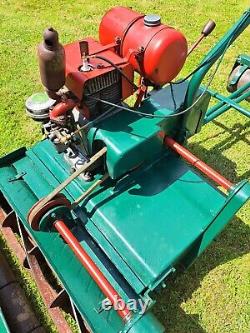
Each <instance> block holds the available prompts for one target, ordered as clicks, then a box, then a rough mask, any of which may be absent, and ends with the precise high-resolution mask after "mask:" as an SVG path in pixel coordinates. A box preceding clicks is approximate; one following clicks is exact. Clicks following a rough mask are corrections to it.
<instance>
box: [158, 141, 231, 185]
mask: <svg viewBox="0 0 250 333" xmlns="http://www.w3.org/2000/svg"><path fill="white" fill-rule="evenodd" d="M164 143H165V144H166V145H167V146H168V147H170V148H171V149H172V150H174V151H175V152H176V153H177V154H179V155H180V156H181V157H182V158H184V160H186V161H187V162H189V163H190V164H192V165H193V166H194V167H195V168H197V169H199V170H200V171H201V172H203V173H204V174H205V175H206V176H207V177H208V178H210V179H212V180H213V181H214V182H215V183H217V184H218V185H220V186H222V187H223V188H224V189H226V190H227V191H228V190H230V189H231V188H232V186H233V184H232V183H231V182H230V181H229V180H227V179H226V178H224V177H223V176H222V175H221V174H220V173H218V172H217V171H215V170H214V169H213V168H211V167H210V166H208V165H207V164H206V163H205V162H203V161H201V160H200V159H199V158H198V157H196V156H195V155H193V154H192V153H191V152H190V151H189V150H188V149H186V148H185V147H183V146H182V145H180V144H179V143H178V142H176V141H175V140H174V139H172V138H170V137H168V136H166V137H165V138H164Z"/></svg>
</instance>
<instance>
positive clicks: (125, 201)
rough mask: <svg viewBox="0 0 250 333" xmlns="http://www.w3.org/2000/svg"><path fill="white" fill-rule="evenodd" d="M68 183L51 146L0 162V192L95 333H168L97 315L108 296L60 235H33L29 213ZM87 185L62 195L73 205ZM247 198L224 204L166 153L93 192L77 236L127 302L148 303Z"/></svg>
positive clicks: (150, 319)
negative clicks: (152, 293) (153, 292)
mask: <svg viewBox="0 0 250 333" xmlns="http://www.w3.org/2000/svg"><path fill="white" fill-rule="evenodd" d="M68 176H69V167H68V165H67V163H66V162H65V161H64V159H63V157H62V155H60V154H58V153H57V151H56V150H55V148H54V147H53V144H52V143H50V142H49V141H47V140H45V141H42V142H40V143H38V144H37V145H35V146H34V147H33V148H32V149H30V150H28V151H25V150H24V149H22V150H19V151H18V152H16V153H14V154H10V155H7V156H6V157H4V158H2V159H1V160H0V190H1V192H2V193H3V195H4V196H5V198H6V200H7V201H8V202H9V204H10V205H11V206H12V208H13V209H14V210H15V212H16V213H17V215H18V216H19V218H20V219H21V221H22V223H23V224H24V226H25V228H26V229H27V230H28V232H29V233H30V234H31V236H32V237H33V238H34V239H35V241H36V242H37V244H38V246H39V248H40V249H41V251H42V252H43V254H44V255H45V257H46V258H47V260H48V262H49V264H50V265H51V267H52V268H53V270H54V271H55V273H56V275H57V276H58V278H59V279H60V281H61V282H62V284H63V285H64V287H65V289H66V290H67V292H68V293H69V295H70V296H71V297H72V299H73V301H74V303H75V304H76V306H77V308H78V309H79V311H80V313H81V314H82V315H83V317H84V318H85V319H86V321H87V322H88V323H89V325H90V327H91V329H92V330H93V332H96V333H99V332H111V333H112V332H120V331H121V332H140V333H142V332H151V331H154V332H164V329H163V328H162V326H161V325H160V324H159V323H158V321H157V320H156V319H155V317H154V316H153V315H151V314H150V312H148V314H147V315H143V316H140V315H139V314H135V315H134V319H133V321H132V322H131V323H129V324H128V325H127V326H125V327H124V324H123V323H122V321H121V319H120V318H119V316H118V315H117V314H116V312H115V311H113V310H111V311H109V312H104V311H103V312H100V313H99V312H98V308H99V306H100V302H101V301H102V300H103V299H104V295H103V294H102V292H101V291H100V290H99V288H98V287H97V285H96V284H95V283H94V282H93V280H92V279H91V278H90V276H89V275H88V273H87V272H86V271H85V269H84V268H83V267H82V266H81V264H80V263H79V262H78V260H77V259H76V258H75V256H74V255H73V253H72V251H71V250H70V249H69V248H68V246H66V245H65V243H64V242H63V241H62V239H61V238H60V237H59V236H58V234H57V233H56V232H53V231H51V232H48V231H33V230H31V228H30V227H29V225H28V223H27V221H26V216H27V213H28V211H29V209H30V208H31V206H32V205H33V204H34V203H35V202H36V201H37V200H38V199H39V198H41V197H43V196H45V195H46V194H48V193H49V192H50V191H51V190H52V189H53V188H54V187H56V186H57V185H58V184H59V183H60V182H62V181H63V180H64V179H66V178H67V177H68ZM89 185H90V184H89V183H85V182H84V181H83V180H81V179H80V178H79V179H77V180H75V181H74V182H72V183H71V184H70V185H69V186H68V187H67V189H66V190H65V191H64V193H65V195H66V196H67V197H68V198H69V199H70V200H71V201H73V200H74V199H75V198H76V197H78V196H79V194H80V193H82V191H83V190H84V189H86V188H87V187H88V186H89ZM244 186H245V187H246V186H248V185H246V184H244ZM245 192H246V191H244V187H243V189H241V190H240V191H235V192H234V193H232V195H231V197H230V198H227V197H226V196H225V195H224V194H223V193H221V192H220V191H218V190H217V189H216V188H215V187H213V186H211V185H209V184H208V183H207V182H206V180H205V179H204V178H202V177H201V176H199V175H198V174H196V173H195V172H193V171H192V170H191V169H190V168H189V167H188V166H187V165H186V164H185V163H184V162H183V161H181V159H179V158H178V157H177V156H175V155H174V154H172V153H170V151H167V150H166V151H165V152H164V153H163V154H162V156H161V157H159V158H158V159H157V160H156V161H155V162H154V163H151V164H148V165H147V166H146V165H145V166H144V167H142V168H140V169H138V170H135V171H133V172H131V173H130V174H129V175H127V176H126V177H124V178H122V179H120V180H119V181H118V182H115V181H112V180H111V181H109V182H107V183H106V184H105V186H104V187H102V188H99V189H98V190H96V191H95V192H94V194H92V195H91V196H90V198H89V199H88V200H86V201H85V202H83V203H82V207H81V208H78V209H77V210H76V211H75V213H74V216H75V226H74V228H73V229H72V232H73V233H74V235H75V236H76V237H77V238H78V240H79V241H80V243H81V245H82V246H83V247H84V249H85V250H86V251H87V252H88V253H89V255H90V256H91V257H92V259H93V260H94V262H96V263H97V264H98V266H99V267H100V269H101V271H102V272H103V273H104V274H105V276H106V277H107V278H108V280H109V281H110V282H111V283H112V285H113V286H114V287H115V288H116V289H117V291H118V292H119V293H120V294H121V296H122V297H123V298H124V299H125V300H127V299H128V298H138V297H144V298H145V297H147V294H148V291H150V290H153V289H154V288H155V287H156V286H158V285H159V283H160V282H161V281H163V279H165V278H166V276H167V275H168V274H169V273H170V272H171V271H172V270H173V268H174V267H175V265H177V264H178V263H180V262H183V263H185V262H188V264H191V262H192V261H193V260H194V259H195V258H196V257H197V256H198V255H199V253H200V252H201V251H203V250H204V249H205V248H206V247H207V246H208V244H209V243H210V242H211V241H212V239H213V238H214V237H215V236H216V235H217V234H218V232H219V231H220V230H221V228H222V227H223V226H224V225H225V224H226V223H227V222H228V221H229V220H230V218H231V217H232V216H233V215H234V214H235V212H236V211H237V210H238V209H239V208H240V206H241V205H242V204H244V202H245V201H246V200H247V199H248V197H249V189H248V191H247V192H246V193H245ZM190 193H192V195H190ZM239 197H240V199H239ZM216 221H218V222H216ZM215 222H216V225H215V224H214V223H215ZM214 225H215V227H213V226H214ZM94 240H96V242H95V241H94ZM97 243H98V245H97ZM152 327H154V330H153V329H152V330H151V328H152Z"/></svg>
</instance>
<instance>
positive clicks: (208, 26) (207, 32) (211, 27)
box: [201, 20, 216, 37]
mask: <svg viewBox="0 0 250 333" xmlns="http://www.w3.org/2000/svg"><path fill="white" fill-rule="evenodd" d="M215 27H216V23H215V22H214V21H213V20H209V21H208V22H207V23H206V24H205V25H204V27H203V29H202V32H201V33H202V35H204V36H205V37H207V36H208V35H210V34H211V32H212V31H213V30H214V28H215Z"/></svg>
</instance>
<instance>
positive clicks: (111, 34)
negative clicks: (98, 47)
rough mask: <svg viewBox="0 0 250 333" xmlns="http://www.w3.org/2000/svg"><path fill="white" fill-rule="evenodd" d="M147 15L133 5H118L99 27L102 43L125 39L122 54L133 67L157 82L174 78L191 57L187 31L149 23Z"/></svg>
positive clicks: (122, 43) (107, 14)
mask: <svg viewBox="0 0 250 333" xmlns="http://www.w3.org/2000/svg"><path fill="white" fill-rule="evenodd" d="M144 18H147V17H145V16H144V15H142V14H140V13H137V12H135V11H133V10H131V9H129V8H125V7H115V8H113V9H111V10H109V11H108V12H107V13H106V14H105V15H104V17H103V19H102V21H101V24H100V27H99V39H100V42H101V44H103V45H107V44H110V43H113V42H115V41H116V40H117V39H118V38H119V39H120V41H121V46H120V55H121V57H126V58H127V59H128V62H129V63H130V64H131V65H132V66H133V68H134V69H135V70H136V71H137V72H139V73H140V74H141V75H142V76H143V77H145V78H147V79H148V80H150V81H151V82H153V83H154V84H156V85H160V86H162V85H164V84H166V83H168V82H170V81H171V80H173V79H174V78H175V77H176V76H177V75H178V73H179V72H180V70H181V69H182V67H183V65H184V63H185V60H186V57H187V41H186V39H185V37H184V35H183V34H182V33H181V32H179V31H177V30H175V29H174V28H172V27H169V26H166V25H164V24H161V23H160V22H159V23H158V24H156V25H154V26H149V25H148V24H147V23H145V21H144Z"/></svg>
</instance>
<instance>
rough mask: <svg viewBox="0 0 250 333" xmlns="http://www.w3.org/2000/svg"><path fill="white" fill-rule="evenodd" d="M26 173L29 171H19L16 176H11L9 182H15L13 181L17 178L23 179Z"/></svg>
mask: <svg viewBox="0 0 250 333" xmlns="http://www.w3.org/2000/svg"><path fill="white" fill-rule="evenodd" d="M26 174H27V172H24V171H22V172H19V173H18V174H16V176H15V177H12V178H9V179H8V182H10V183H13V182H15V181H17V180H22V179H23V176H25V175H26Z"/></svg>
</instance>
